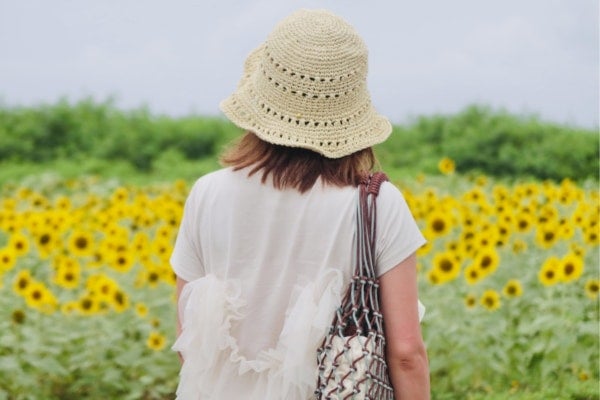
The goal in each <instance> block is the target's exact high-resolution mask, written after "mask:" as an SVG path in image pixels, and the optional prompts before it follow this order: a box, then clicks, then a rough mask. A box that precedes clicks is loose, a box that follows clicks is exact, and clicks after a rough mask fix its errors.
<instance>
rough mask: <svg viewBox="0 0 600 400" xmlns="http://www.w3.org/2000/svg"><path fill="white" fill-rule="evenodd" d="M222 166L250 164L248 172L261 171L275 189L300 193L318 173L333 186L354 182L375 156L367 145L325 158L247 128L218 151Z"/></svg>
mask: <svg viewBox="0 0 600 400" xmlns="http://www.w3.org/2000/svg"><path fill="white" fill-rule="evenodd" d="M220 161H221V163H222V164H223V165H224V166H230V167H233V169H234V170H236V171H237V170H240V169H242V168H246V167H250V166H252V169H250V172H249V173H248V176H250V175H253V174H255V173H257V172H259V171H262V182H263V183H264V182H266V181H267V178H268V177H269V175H271V176H272V177H273V184H274V186H275V187H276V188H277V189H285V188H294V189H297V190H299V191H300V192H301V193H304V192H306V191H307V190H309V189H310V188H312V187H313V185H314V184H315V182H316V181H317V179H318V178H319V177H321V178H322V179H323V182H324V183H326V184H330V185H334V186H340V187H341V186H357V185H358V184H359V182H360V180H361V178H362V177H363V176H364V175H365V174H366V173H368V172H370V171H371V170H372V169H373V168H374V166H375V164H376V163H377V160H376V158H375V154H374V153H373V150H372V149H371V148H370V147H368V148H366V149H363V150H359V151H357V152H355V153H352V154H350V155H347V156H345V157H341V158H327V157H324V156H322V155H321V154H319V153H316V152H314V151H312V150H308V149H302V148H297V147H287V146H280V145H276V144H271V143H268V142H265V141H264V140H261V139H260V138H259V137H258V136H256V135H255V134H254V133H252V132H250V131H248V132H246V134H245V135H243V136H242V137H241V138H240V139H239V140H237V141H236V142H234V144H233V146H231V147H230V148H228V149H226V150H225V152H224V153H223V154H222V155H221V159H220Z"/></svg>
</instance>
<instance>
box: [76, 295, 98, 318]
mask: <svg viewBox="0 0 600 400" xmlns="http://www.w3.org/2000/svg"><path fill="white" fill-rule="evenodd" d="M76 309H77V311H79V312H80V313H81V314H82V315H95V314H96V313H97V312H98V311H99V310H100V302H99V301H98V299H96V298H95V297H93V296H91V295H90V294H89V293H88V294H86V295H84V296H83V297H81V298H80V299H79V300H78V301H77V303H76Z"/></svg>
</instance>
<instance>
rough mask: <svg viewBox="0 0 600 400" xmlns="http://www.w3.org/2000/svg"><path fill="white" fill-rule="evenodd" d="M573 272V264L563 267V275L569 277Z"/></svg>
mask: <svg viewBox="0 0 600 400" xmlns="http://www.w3.org/2000/svg"><path fill="white" fill-rule="evenodd" d="M573 272H575V267H574V266H573V264H571V263H569V264H567V265H565V275H571V274H572V273H573Z"/></svg>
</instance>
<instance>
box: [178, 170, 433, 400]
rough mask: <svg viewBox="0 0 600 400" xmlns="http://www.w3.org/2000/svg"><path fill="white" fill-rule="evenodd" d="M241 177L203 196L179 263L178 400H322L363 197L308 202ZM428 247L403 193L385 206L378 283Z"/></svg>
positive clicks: (389, 188)
mask: <svg viewBox="0 0 600 400" xmlns="http://www.w3.org/2000/svg"><path fill="white" fill-rule="evenodd" d="M247 174H248V171H247V170H241V171H233V170H232V169H231V168H226V169H221V170H219V171H216V172H213V173H210V174H207V175H204V176H203V177H201V178H200V179H199V180H198V181H197V182H196V183H195V185H194V186H193V188H192V190H191V192H190V194H189V197H188V199H187V201H186V204H185V209H184V214H183V219H182V222H181V226H180V229H179V233H178V236H177V240H176V243H175V247H174V250H173V254H172V256H171V265H172V267H173V269H174V271H175V273H176V274H177V276H179V277H180V278H181V279H183V280H185V281H188V283H187V284H186V285H185V286H184V289H183V291H182V294H181V296H180V300H179V315H180V319H181V321H182V328H183V331H182V334H181V335H180V337H179V338H178V340H177V341H176V342H175V344H174V345H173V350H176V351H180V352H181V353H182V355H183V357H184V359H185V362H184V364H183V366H182V369H181V372H180V383H179V387H178V390H177V395H178V399H186V400H187V399H219V400H223V399H241V398H243V399H261V400H262V399H290V400H293V399H298V400H306V399H308V398H310V397H311V396H312V394H313V391H314V388H315V384H316V380H317V375H316V374H317V366H316V350H317V348H318V346H319V345H320V344H321V341H322V340H323V337H324V335H325V333H326V332H327V328H328V327H329V325H330V323H331V321H332V318H333V314H334V312H335V310H336V308H337V307H338V306H339V304H340V301H341V297H342V295H343V292H344V290H345V288H346V286H347V284H348V283H349V281H350V276H351V274H352V272H353V264H352V262H353V260H352V255H353V254H352V253H353V252H352V241H353V236H354V213H355V207H356V201H357V199H358V197H357V189H356V188H353V187H345V188H339V187H334V186H326V185H323V184H322V183H321V182H320V181H319V182H317V184H315V185H314V187H313V188H312V189H310V190H309V191H308V192H305V193H303V194H301V193H300V192H298V191H297V190H294V189H286V190H278V189H275V188H274V187H273V185H272V184H271V183H270V181H269V182H268V183H266V184H263V183H261V176H262V174H261V172H258V173H256V174H254V175H252V176H251V177H248V176H247ZM424 243H425V239H424V238H423V236H422V234H421V232H420V231H419V229H418V227H417V224H416V222H415V220H414V218H413V217H412V215H411V213H410V211H409V209H408V206H407V204H406V201H405V200H404V198H403V196H402V194H401V193H400V191H399V190H398V189H397V188H396V187H395V186H394V185H392V184H391V183H389V182H385V183H384V184H383V185H382V186H381V189H380V193H379V196H378V197H377V244H376V255H377V256H376V257H377V258H376V262H377V265H376V272H377V274H378V275H379V276H380V275H382V274H384V273H385V272H387V271H388V270H390V269H392V268H394V267H395V266H397V265H398V264H399V263H400V262H402V261H403V260H404V259H405V258H406V257H408V256H409V255H410V254H412V253H413V252H414V251H415V250H416V249H418V248H419V247H420V246H422V245H423V244H424Z"/></svg>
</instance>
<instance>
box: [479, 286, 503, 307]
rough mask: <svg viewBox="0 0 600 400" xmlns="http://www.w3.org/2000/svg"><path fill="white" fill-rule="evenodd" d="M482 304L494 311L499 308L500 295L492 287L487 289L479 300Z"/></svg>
mask: <svg viewBox="0 0 600 400" xmlns="http://www.w3.org/2000/svg"><path fill="white" fill-rule="evenodd" d="M479 302H480V303H481V305H482V306H484V307H485V308H486V309H487V310H489V311H495V310H497V309H499V308H500V295H499V294H498V292H496V291H495V290H493V289H488V290H486V291H485V292H483V295H482V296H481V299H480V300H479Z"/></svg>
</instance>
